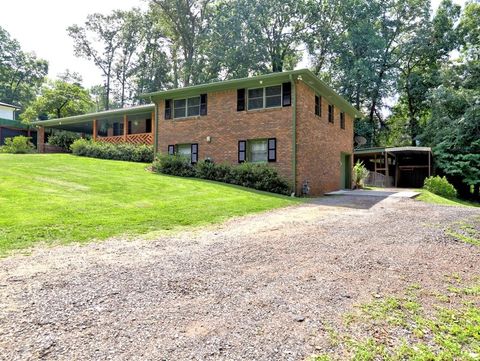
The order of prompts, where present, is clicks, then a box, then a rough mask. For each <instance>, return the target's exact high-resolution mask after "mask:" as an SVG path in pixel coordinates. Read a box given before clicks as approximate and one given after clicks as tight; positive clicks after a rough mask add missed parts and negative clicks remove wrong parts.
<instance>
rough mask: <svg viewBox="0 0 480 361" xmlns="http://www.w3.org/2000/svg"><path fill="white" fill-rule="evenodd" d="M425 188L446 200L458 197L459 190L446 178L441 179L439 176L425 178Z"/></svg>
mask: <svg viewBox="0 0 480 361" xmlns="http://www.w3.org/2000/svg"><path fill="white" fill-rule="evenodd" d="M423 188H424V189H426V190H427V191H430V192H432V193H434V194H437V195H439V196H442V197H446V198H455V197H456V196H457V190H456V189H455V187H454V186H453V185H452V184H450V182H449V181H448V180H447V178H446V177H445V176H444V177H440V176H438V175H437V176H436V177H428V178H425V182H424V184H423Z"/></svg>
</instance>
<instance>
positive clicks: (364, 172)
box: [353, 161, 370, 188]
mask: <svg viewBox="0 0 480 361" xmlns="http://www.w3.org/2000/svg"><path fill="white" fill-rule="evenodd" d="M369 173H370V172H369V171H368V169H367V168H366V167H365V165H364V164H363V162H361V161H357V163H356V164H355V165H354V166H353V184H354V186H355V188H363V187H364V185H365V179H367V177H368V174H369Z"/></svg>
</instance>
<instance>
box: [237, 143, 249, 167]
mask: <svg viewBox="0 0 480 361" xmlns="http://www.w3.org/2000/svg"><path fill="white" fill-rule="evenodd" d="M246 160H247V141H246V140H240V141H238V163H243V162H245V161H246Z"/></svg>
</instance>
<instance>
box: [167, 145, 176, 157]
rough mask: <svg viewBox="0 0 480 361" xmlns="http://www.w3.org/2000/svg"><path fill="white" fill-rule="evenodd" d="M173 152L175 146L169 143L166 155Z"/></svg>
mask: <svg viewBox="0 0 480 361" xmlns="http://www.w3.org/2000/svg"><path fill="white" fill-rule="evenodd" d="M174 154H175V146H174V145H169V146H168V155H174Z"/></svg>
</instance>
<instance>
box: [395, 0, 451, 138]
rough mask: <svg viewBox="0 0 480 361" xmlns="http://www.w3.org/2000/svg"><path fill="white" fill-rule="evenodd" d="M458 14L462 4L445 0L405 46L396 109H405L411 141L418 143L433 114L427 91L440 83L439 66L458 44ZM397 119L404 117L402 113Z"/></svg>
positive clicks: (407, 130) (407, 132) (407, 131)
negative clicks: (427, 120) (429, 117)
mask: <svg viewBox="0 0 480 361" xmlns="http://www.w3.org/2000/svg"><path fill="white" fill-rule="evenodd" d="M459 14H460V6H458V5H454V4H453V3H452V1H451V0H443V1H442V2H441V4H440V6H439V8H438V10H437V13H436V14H435V16H434V18H433V20H432V21H425V22H423V23H422V24H420V26H419V29H418V31H417V32H416V33H415V34H414V36H413V37H412V39H411V40H410V41H408V42H407V43H406V45H405V47H404V49H403V50H402V52H403V56H402V59H401V62H400V71H401V76H400V81H399V87H398V89H399V93H400V99H399V103H398V106H397V112H396V113H397V115H400V114H399V112H398V110H400V109H403V110H404V111H405V112H404V113H403V117H404V118H406V119H405V120H406V121H407V123H408V127H407V128H406V129H405V132H406V134H408V135H409V138H410V142H409V143H410V144H411V145H416V144H417V142H418V140H419V139H418V136H419V135H420V134H421V132H422V128H423V126H424V124H425V121H426V119H427V118H428V116H429V115H430V104H429V101H428V95H429V92H430V90H431V89H434V88H435V87H437V86H438V85H439V81H440V79H439V71H440V68H441V66H442V64H445V63H446V62H447V60H448V59H449V54H450V52H451V51H452V50H453V49H455V48H456V47H457V32H456V29H455V27H454V24H455V23H456V21H457V20H458V17H459ZM403 105H405V106H403ZM395 119H397V120H399V121H401V122H402V121H403V119H401V117H398V118H393V120H395ZM390 123H392V122H391V121H390Z"/></svg>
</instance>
